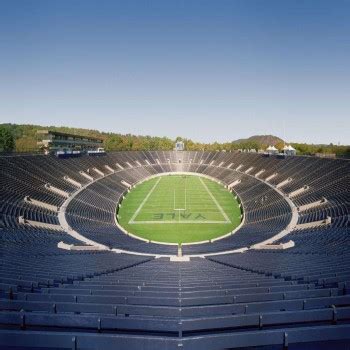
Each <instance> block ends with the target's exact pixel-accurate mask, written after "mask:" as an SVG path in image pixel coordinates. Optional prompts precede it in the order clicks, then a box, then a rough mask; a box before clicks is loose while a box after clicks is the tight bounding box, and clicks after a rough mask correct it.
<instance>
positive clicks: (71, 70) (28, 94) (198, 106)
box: [0, 0, 350, 144]
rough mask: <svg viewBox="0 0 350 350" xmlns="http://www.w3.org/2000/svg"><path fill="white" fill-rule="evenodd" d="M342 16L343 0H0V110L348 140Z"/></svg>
mask: <svg viewBox="0 0 350 350" xmlns="http://www.w3.org/2000/svg"><path fill="white" fill-rule="evenodd" d="M349 18H350V1H346V0H336V1H331V0H330V1H322V0H314V1H313V0H293V1H288V0H285V1H280V0H276V1H272V0H271V1H269V0H266V1H262V0H256V1H253V0H227V1H226V0H211V1H207V0H197V1H192V0H172V1H170V0H161V1H152V0H149V1H146V0H145V1H142V0H139V1H133V0H130V1H125V0H124V1H104V0H98V1H97V0H96V1H89V0H82V1H78V0H70V1H65V0H55V1H54V0H51V1H47V0H44V1H40V0H35V1H31V0H22V1H18V0H8V1H5V0H0V122H12V123H33V124H41V125H66V126H73V127H86V128H93V129H99V130H104V131H113V132H120V133H133V134H143V135H145V134H149V135H158V136H169V137H176V136H177V135H181V136H184V137H188V138H192V139H194V140H197V141H204V142H212V141H219V142H223V141H230V140H234V139H237V138H241V137H248V136H251V135H253V134H276V135H278V136H281V137H283V135H284V134H285V136H286V139H287V140H289V141H296V142H298V141H299V142H302V141H304V142H308V143H330V142H333V143H338V142H340V143H341V144H349V143H350V132H349V130H350V125H349V124H350V123H349V119H350V118H349V116H350V20H349ZM284 125H285V127H284ZM284 130H285V131H284Z"/></svg>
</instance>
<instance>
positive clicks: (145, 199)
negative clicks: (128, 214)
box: [129, 177, 162, 224]
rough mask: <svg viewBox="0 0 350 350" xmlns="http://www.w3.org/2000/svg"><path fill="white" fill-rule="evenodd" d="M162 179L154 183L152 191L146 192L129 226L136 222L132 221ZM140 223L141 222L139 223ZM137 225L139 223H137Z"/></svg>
mask: <svg viewBox="0 0 350 350" xmlns="http://www.w3.org/2000/svg"><path fill="white" fill-rule="evenodd" d="M161 179H162V178H161V177H160V178H159V179H158V181H157V182H156V183H155V185H154V186H153V187H152V189H151V190H150V191H149V192H148V194H147V196H146V197H145V198H144V200H143V201H142V203H141V204H140V206H139V207H138V208H137V210H136V211H135V213H134V215H133V216H132V218H131V219H130V221H129V224H135V223H136V222H135V221H134V220H135V219H136V217H137V215H138V214H139V212H140V210H141V209H142V207H143V206H144V205H145V204H146V202H147V200H148V198H149V197H150V195H151V194H152V192H153V191H154V190H155V188H156V187H157V185H158V184H159V182H160V180H161ZM140 222H141V221H140ZM137 223H139V222H137Z"/></svg>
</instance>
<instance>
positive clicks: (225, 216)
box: [199, 177, 231, 224]
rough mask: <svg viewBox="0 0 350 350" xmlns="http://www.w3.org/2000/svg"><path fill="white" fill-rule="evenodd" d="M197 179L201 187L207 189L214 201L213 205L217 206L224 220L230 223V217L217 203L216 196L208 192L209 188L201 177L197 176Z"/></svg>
mask: <svg viewBox="0 0 350 350" xmlns="http://www.w3.org/2000/svg"><path fill="white" fill-rule="evenodd" d="M199 181H200V182H201V183H202V185H203V187H204V188H205V189H206V190H207V192H208V194H209V196H210V197H211V199H212V200H213V202H214V203H215V205H216V206H217V208H218V209H219V211H220V213H221V215H222V216H223V217H224V218H225V222H226V223H228V224H230V223H231V220H230V218H229V217H228V216H227V214H226V213H225V211H224V209H222V207H221V205H220V204H219V203H218V201H217V200H216V198H215V197H214V196H213V194H212V193H211V192H210V190H209V188H208V187H207V185H206V184H205V183H204V181H203V180H202V178H201V177H199Z"/></svg>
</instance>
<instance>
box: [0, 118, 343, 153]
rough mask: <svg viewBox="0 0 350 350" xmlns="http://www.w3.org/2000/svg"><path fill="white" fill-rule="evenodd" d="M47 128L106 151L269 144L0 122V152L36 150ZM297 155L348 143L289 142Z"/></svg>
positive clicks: (335, 150)
mask: <svg viewBox="0 0 350 350" xmlns="http://www.w3.org/2000/svg"><path fill="white" fill-rule="evenodd" d="M45 129H50V130H54V131H59V132H64V133H70V134H77V135H81V136H90V137H97V138H100V139H102V140H103V145H104V148H105V150H106V151H142V150H144V151H152V150H163V151H169V150H172V149H173V148H174V144H175V141H178V140H180V141H183V142H184V144H185V149H186V150H188V151H227V152H230V151H236V150H256V151H257V150H259V149H266V148H267V147H268V146H269V145H267V144H263V143H261V142H258V141H254V140H247V141H244V140H243V141H239V142H237V141H232V142H226V143H218V142H214V143H201V142H195V141H193V140H190V139H186V138H181V137H177V138H176V139H175V140H172V139H170V138H168V137H157V136H139V135H132V134H126V135H123V134H117V133H108V132H100V131H98V130H90V129H81V128H69V127H56V126H48V127H43V126H39V125H18V124H0V152H19V153H20V152H37V151H38V148H37V136H36V133H37V131H38V130H45ZM276 140H277V143H276V145H275V146H276V147H277V148H278V149H282V148H283V146H284V144H283V141H281V140H280V139H278V138H276ZM291 145H292V146H293V147H294V148H295V149H296V150H297V154H299V155H313V154H315V153H334V154H336V155H337V156H338V157H350V146H339V145H333V144H329V145H313V144H306V143H291Z"/></svg>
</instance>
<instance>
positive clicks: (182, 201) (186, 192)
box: [118, 175, 241, 243]
mask: <svg viewBox="0 0 350 350" xmlns="http://www.w3.org/2000/svg"><path fill="white" fill-rule="evenodd" d="M121 204H122V205H121V207H120V209H119V213H118V221H119V223H120V225H122V226H123V227H124V228H125V229H126V230H127V231H128V232H130V233H133V234H135V235H137V236H139V237H142V238H145V239H149V240H152V241H160V242H167V243H189V242H198V241H204V240H208V239H213V238H216V237H219V236H222V235H224V234H226V233H228V232H231V231H232V230H233V229H234V228H235V227H237V226H238V225H239V224H240V222H241V218H240V215H241V212H240V208H239V204H238V202H237V200H236V199H235V198H234V196H233V195H232V193H230V192H229V191H227V190H226V189H225V188H224V187H223V186H221V185H219V184H218V183H216V182H214V181H211V180H209V179H206V178H203V177H199V176H189V175H169V176H161V177H157V178H153V179H150V180H148V181H146V182H143V183H142V184H140V185H138V186H136V187H135V188H134V189H133V190H131V191H130V192H129V193H128V194H127V195H126V197H125V199H124V200H123V201H122V203H121Z"/></svg>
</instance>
